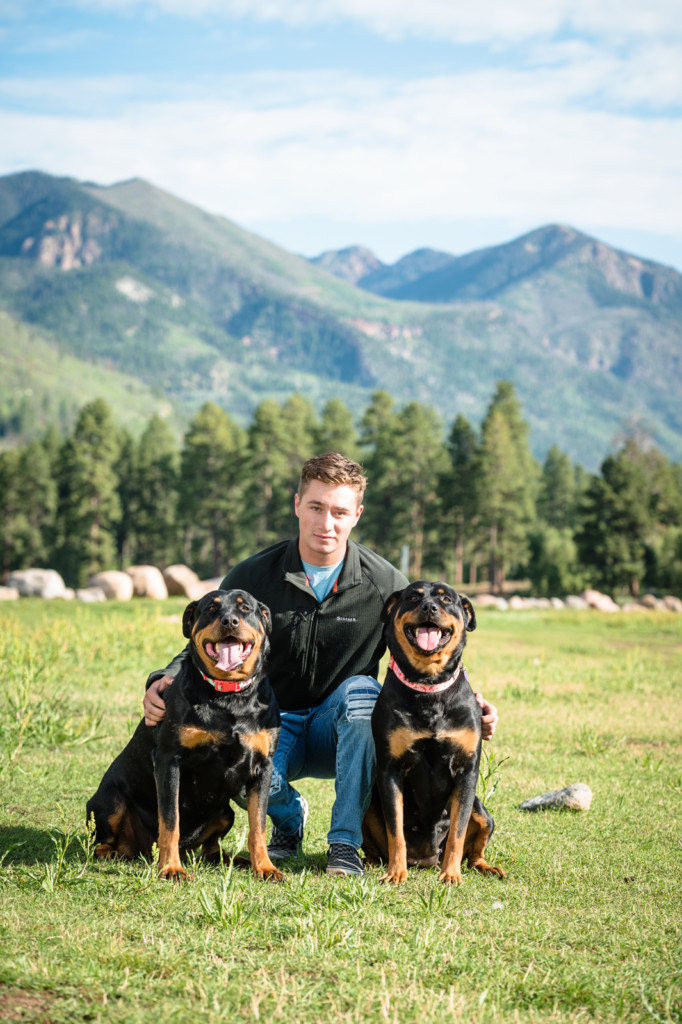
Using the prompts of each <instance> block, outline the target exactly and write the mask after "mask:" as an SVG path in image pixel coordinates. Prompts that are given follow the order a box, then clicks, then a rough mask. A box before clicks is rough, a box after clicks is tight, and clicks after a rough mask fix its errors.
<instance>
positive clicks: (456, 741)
mask: <svg viewBox="0 0 682 1024" xmlns="http://www.w3.org/2000/svg"><path fill="white" fill-rule="evenodd" d="M382 617H383V621H384V622H385V627H384V637H385V640H386V644H387V646H388V649H389V652H390V654H391V660H390V662H389V669H388V673H387V676H386V681H385V682H384V685H383V687H382V690H381V693H380V694H379V697H378V699H377V702H376V706H375V708H374V712H373V714H372V732H373V734H374V742H375V745H376V751H377V785H376V786H375V787H374V792H373V795H372V802H371V804H370V807H369V810H368V811H367V814H366V815H365V819H364V822H363V848H364V850H365V853H366V855H367V859H368V861H369V863H378V862H380V861H384V862H386V861H387V862H388V868H387V870H386V873H385V874H384V875H383V878H382V881H387V882H402V881H404V880H405V879H406V878H407V867H408V864H418V865H420V866H422V867H431V866H433V865H435V864H437V863H438V862H439V860H441V857H442V862H441V872H440V881H442V882H452V883H456V884H459V883H460V882H461V881H462V872H461V868H462V862H463V861H464V860H468V863H469V867H470V868H476V869H477V870H478V871H481V872H482V873H483V874H486V875H497V876H498V877H499V878H502V877H503V876H504V871H502V869H501V868H497V867H493V866H492V865H491V864H488V863H487V861H486V860H485V859H484V857H483V851H484V850H485V848H486V846H487V844H488V841H489V840H490V837H491V836H492V833H493V828H494V823H493V819H492V817H491V816H490V814H489V813H488V811H487V810H486V809H485V807H484V806H483V804H482V803H481V801H480V800H479V798H478V797H477V796H475V791H476V783H477V781H478V765H479V761H480V757H481V709H480V707H479V705H478V704H477V703H476V699H475V697H474V694H473V691H472V689H471V687H470V686H469V681H468V679H467V676H466V672H465V671H464V666H463V665H462V652H463V650H464V644H465V642H466V633H467V631H469V632H470V631H471V630H473V629H475V628H476V616H475V614H474V609H473V607H472V605H471V602H470V601H469V599H468V598H467V597H464V596H463V595H460V594H458V593H457V592H456V591H455V590H453V589H452V587H449V586H448V585H447V584H446V583H428V582H424V581H421V582H419V583H412V584H410V586H409V587H407V588H406V589H405V590H402V591H398V592H396V593H395V594H393V595H392V596H391V597H390V598H389V599H388V601H387V602H386V605H385V607H384V610H383V616H382Z"/></svg>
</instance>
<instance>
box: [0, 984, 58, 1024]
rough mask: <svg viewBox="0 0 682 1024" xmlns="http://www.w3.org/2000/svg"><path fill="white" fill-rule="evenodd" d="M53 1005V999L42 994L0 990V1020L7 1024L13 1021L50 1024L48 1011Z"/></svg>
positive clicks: (15, 989)
mask: <svg viewBox="0 0 682 1024" xmlns="http://www.w3.org/2000/svg"><path fill="white" fill-rule="evenodd" d="M54 1003H55V998H54V997H53V996H48V995H46V994H45V993H43V992H29V991H26V990H24V989H20V988H14V989H7V988H0V1020H2V1021H5V1022H8V1024H9V1022H14V1021H19V1022H21V1021H24V1022H26V1021H33V1022H39V1024H50V1021H51V1020H52V1018H51V1017H50V1009H51V1007H52V1006H53V1005H54Z"/></svg>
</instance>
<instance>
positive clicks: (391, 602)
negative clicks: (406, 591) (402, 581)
mask: <svg viewBox="0 0 682 1024" xmlns="http://www.w3.org/2000/svg"><path fill="white" fill-rule="evenodd" d="M402 595H403V591H402V590H396V591H395V592H394V593H393V594H391V596H390V597H389V599H388V601H387V602H386V604H385V605H384V607H383V608H382V609H381V621H382V622H388V620H389V618H390V617H391V612H392V611H393V608H394V607H395V605H396V603H397V602H398V601H399V600H400V598H401V597H402Z"/></svg>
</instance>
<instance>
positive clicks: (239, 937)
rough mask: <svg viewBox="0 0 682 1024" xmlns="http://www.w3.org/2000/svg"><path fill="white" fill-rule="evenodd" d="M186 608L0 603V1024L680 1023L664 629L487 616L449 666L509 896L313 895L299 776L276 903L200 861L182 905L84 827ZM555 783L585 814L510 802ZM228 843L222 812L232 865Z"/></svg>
mask: <svg viewBox="0 0 682 1024" xmlns="http://www.w3.org/2000/svg"><path fill="white" fill-rule="evenodd" d="M182 606H183V602H182V601H180V600H173V601H168V602H164V603H162V604H151V603H144V602H141V601H138V602H133V603H130V604H121V605H117V604H113V603H112V604H106V605H96V606H79V607H75V606H73V605H68V604H57V603H53V604H51V603H47V602H45V603H39V602H36V601H31V600H25V601H21V602H20V603H18V604H16V605H11V606H4V607H2V608H1V609H0V616H1V619H2V630H1V631H0V632H1V636H0V657H1V658H2V662H3V667H4V671H3V676H2V684H1V685H0V793H1V794H2V797H1V801H0V859H1V864H0V890H1V899H0V928H1V929H2V937H3V948H4V950H5V956H4V957H3V958H2V961H1V962H0V1018H2V1019H3V1020H14V1021H20V1020H30V1021H41V1022H45V1024H47V1022H55V1024H57V1022H62V1021H64V1022H66V1021H68V1022H71V1024H73V1022H74V1021H95V1022H97V1021H106V1022H118V1021H121V1022H123V1021H125V1022H137V1021H140V1022H142V1021H145V1022H149V1021H163V1022H164V1024H172V1022H185V1021H188V1020H192V1019H196V1020H201V1021H208V1022H214V1021H216V1022H217V1021H226V1020H228V1021H234V1020H239V1021H242V1020H244V1021H252V1020H253V1021H258V1020H275V1021H278V1020H279V1021H287V1022H288V1021H295V1022H301V1024H313V1022H314V1024H318V1022H320V1021H327V1020H331V1021H334V1022H354V1024H355V1022H358V1021H370V1022H374V1021H376V1022H388V1024H392V1022H398V1024H403V1022H405V1024H408V1022H409V1024H412V1022H414V1024H429V1022H436V1021H438V1022H443V1021H459V1020H463V1021H464V1020H468V1021H471V1020H473V1021H481V1022H488V1021H490V1022H505V1024H506V1022H510V1024H511V1022H516V1021H557V1022H559V1021H561V1022H564V1021H592V1020H594V1021H614V1020H622V1021H664V1022H665V1021H676V1020H679V1019H680V1016H681V1015H682V969H681V964H682V948H681V947H682V943H681V942H680V936H681V932H682V914H681V910H682V900H681V898H680V894H679V886H680V869H681V867H682V856H681V853H682V850H681V847H680V801H681V800H682V764H681V762H680V757H679V751H680V739H681V736H680V733H681V731H682V730H681V727H680V681H681V678H682V672H681V670H680V665H681V664H682V660H681V658H680V655H681V654H682V619H680V618H679V617H675V616H672V615H668V616H665V615H662V614H660V615H659V614H655V613H652V614H650V615H646V616H641V615H640V616H636V615H625V614H624V615H620V616H605V615H604V616H602V615H599V614H598V613H589V612H581V613H572V612H564V613H560V612H555V613H547V612H542V613H541V612H537V613H535V612H525V613H511V612H509V613H506V614H502V613H497V612H482V613H481V615H480V616H479V629H478V631H477V632H476V633H475V634H473V635H472V636H471V637H470V640H469V647H468V654H467V658H466V664H467V668H468V671H469V675H470V678H471V680H472V683H473V684H474V686H475V687H476V688H479V689H482V690H483V692H484V693H485V694H486V696H487V697H489V698H490V699H491V700H493V701H494V702H495V703H496V704H497V705H498V706H499V708H500V712H501V724H500V726H499V728H498V731H497V734H496V736H495V739H494V741H493V743H492V744H491V745H489V747H488V748H487V749H488V751H489V753H490V756H491V762H490V765H489V771H488V774H489V778H488V779H487V780H486V782H485V786H486V789H487V792H488V797H487V799H488V805H489V807H490V808H491V809H492V811H493V813H494V816H495V819H496V823H497V828H496V832H495V836H494V839H493V842H492V844H491V859H492V860H493V862H494V863H499V864H501V865H502V866H503V867H504V868H505V869H506V870H507V871H508V876H507V878H506V879H505V880H504V881H503V882H500V881H498V880H496V879H487V878H483V877H481V876H479V875H475V874H472V873H468V872H465V877H464V884H463V885H462V886H461V887H459V888H446V887H444V886H442V885H440V884H439V883H438V881H437V873H436V872H435V871H433V870H432V871H423V872H412V873H411V874H410V877H409V879H408V881H407V882H406V883H405V884H404V885H403V886H401V887H397V888H389V887H386V886H383V885H381V884H380V883H379V877H380V871H379V870H377V869H375V870H372V871H369V872H367V873H366V875H365V877H364V878H363V879H362V880H351V879H336V880H332V879H329V878H327V877H326V876H325V875H324V874H323V869H324V864H325V852H326V846H325V833H326V829H327V827H328V820H329V810H330V806H331V801H332V797H333V783H332V782H330V781H318V780H309V781H306V782H304V783H303V784H302V785H301V788H302V789H303V791H304V792H305V794H306V796H307V798H308V800H309V802H310V805H311V818H310V821H309V824H308V828H307V830H306V841H305V849H304V855H303V857H301V858H299V859H297V860H296V861H294V862H293V863H291V864H290V865H288V866H287V868H286V872H285V874H286V882H285V884H283V885H281V886H277V885H275V884H272V883H259V882H256V881H254V880H253V879H252V878H251V876H250V875H248V874H246V873H244V872H240V871H234V872H230V871H229V870H228V869H215V868H209V867H206V866H204V865H202V864H200V863H197V864H195V865H194V866H193V868H192V874H193V876H194V878H193V881H192V882H191V883H189V884H187V885H181V886H178V885H171V884H168V883H162V882H158V881H157V879H156V874H155V867H154V865H153V864H146V863H143V862H139V863H134V864H123V863H122V864H104V865H101V864H99V863H97V864H95V863H93V861H92V855H91V848H90V843H89V840H88V837H87V835H86V831H85V827H84V820H83V819H84V807H85V802H86V800H87V799H88V797H89V796H90V795H91V794H92V793H93V792H94V790H95V788H96V786H97V784H98V782H99V779H100V777H101V775H102V773H103V771H104V769H105V768H106V766H107V765H108V763H109V762H110V760H111V758H112V756H113V755H114V753H116V752H117V751H118V750H119V749H120V747H121V746H122V744H123V743H124V741H125V739H126V738H127V737H128V735H129V734H130V731H131V729H132V727H133V725H134V723H135V721H136V720H137V716H138V713H139V711H140V707H141V696H142V689H143V681H144V677H145V674H146V672H147V670H148V669H150V668H152V667H158V666H162V665H163V664H165V663H166V660H167V659H168V658H169V657H170V656H171V655H172V654H173V653H174V652H175V651H176V650H177V649H178V648H179V646H181V644H182V639H181V629H180V623H179V619H178V613H179V612H180V611H181V609H182ZM505 758H507V760H504V759H505ZM571 782H586V783H588V785H589V786H590V787H591V788H592V790H593V792H594V799H593V803H592V807H591V809H590V811H589V812H587V813H563V814H562V813H545V814H524V813H523V812H521V811H520V810H519V809H518V805H519V803H520V802H521V800H522V799H524V798H525V797H528V796H532V795H536V794H537V793H540V792H543V791H546V790H548V789H555V788H558V787H560V786H564V785H566V784H568V783H571ZM493 788H494V792H493V793H492V795H490V794H491V790H492V789H493ZM244 843H245V816H244V815H243V814H242V813H241V812H238V817H237V821H236V823H235V827H234V830H233V832H232V833H231V834H230V835H229V836H228V837H227V839H226V846H227V848H228V849H230V850H234V849H236V848H238V847H243V846H244Z"/></svg>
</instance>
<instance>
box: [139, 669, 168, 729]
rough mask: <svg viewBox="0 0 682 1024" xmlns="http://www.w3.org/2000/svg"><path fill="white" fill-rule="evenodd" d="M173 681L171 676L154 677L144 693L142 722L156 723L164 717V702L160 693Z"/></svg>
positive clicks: (147, 723)
mask: <svg viewBox="0 0 682 1024" xmlns="http://www.w3.org/2000/svg"><path fill="white" fill-rule="evenodd" d="M172 682H173V676H161V677H160V678H159V679H155V680H154V682H153V683H152V684H151V686H150V687H149V689H148V690H147V692H146V693H145V695H144V699H143V701H142V707H143V708H144V724H145V725H158V724H159V722H162V721H163V720H164V718H165V717H166V702H165V701H164V699H163V697H162V696H161V694H162V693H163V691H164V690H166V689H168V687H169V686H170V684H171V683H172Z"/></svg>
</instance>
